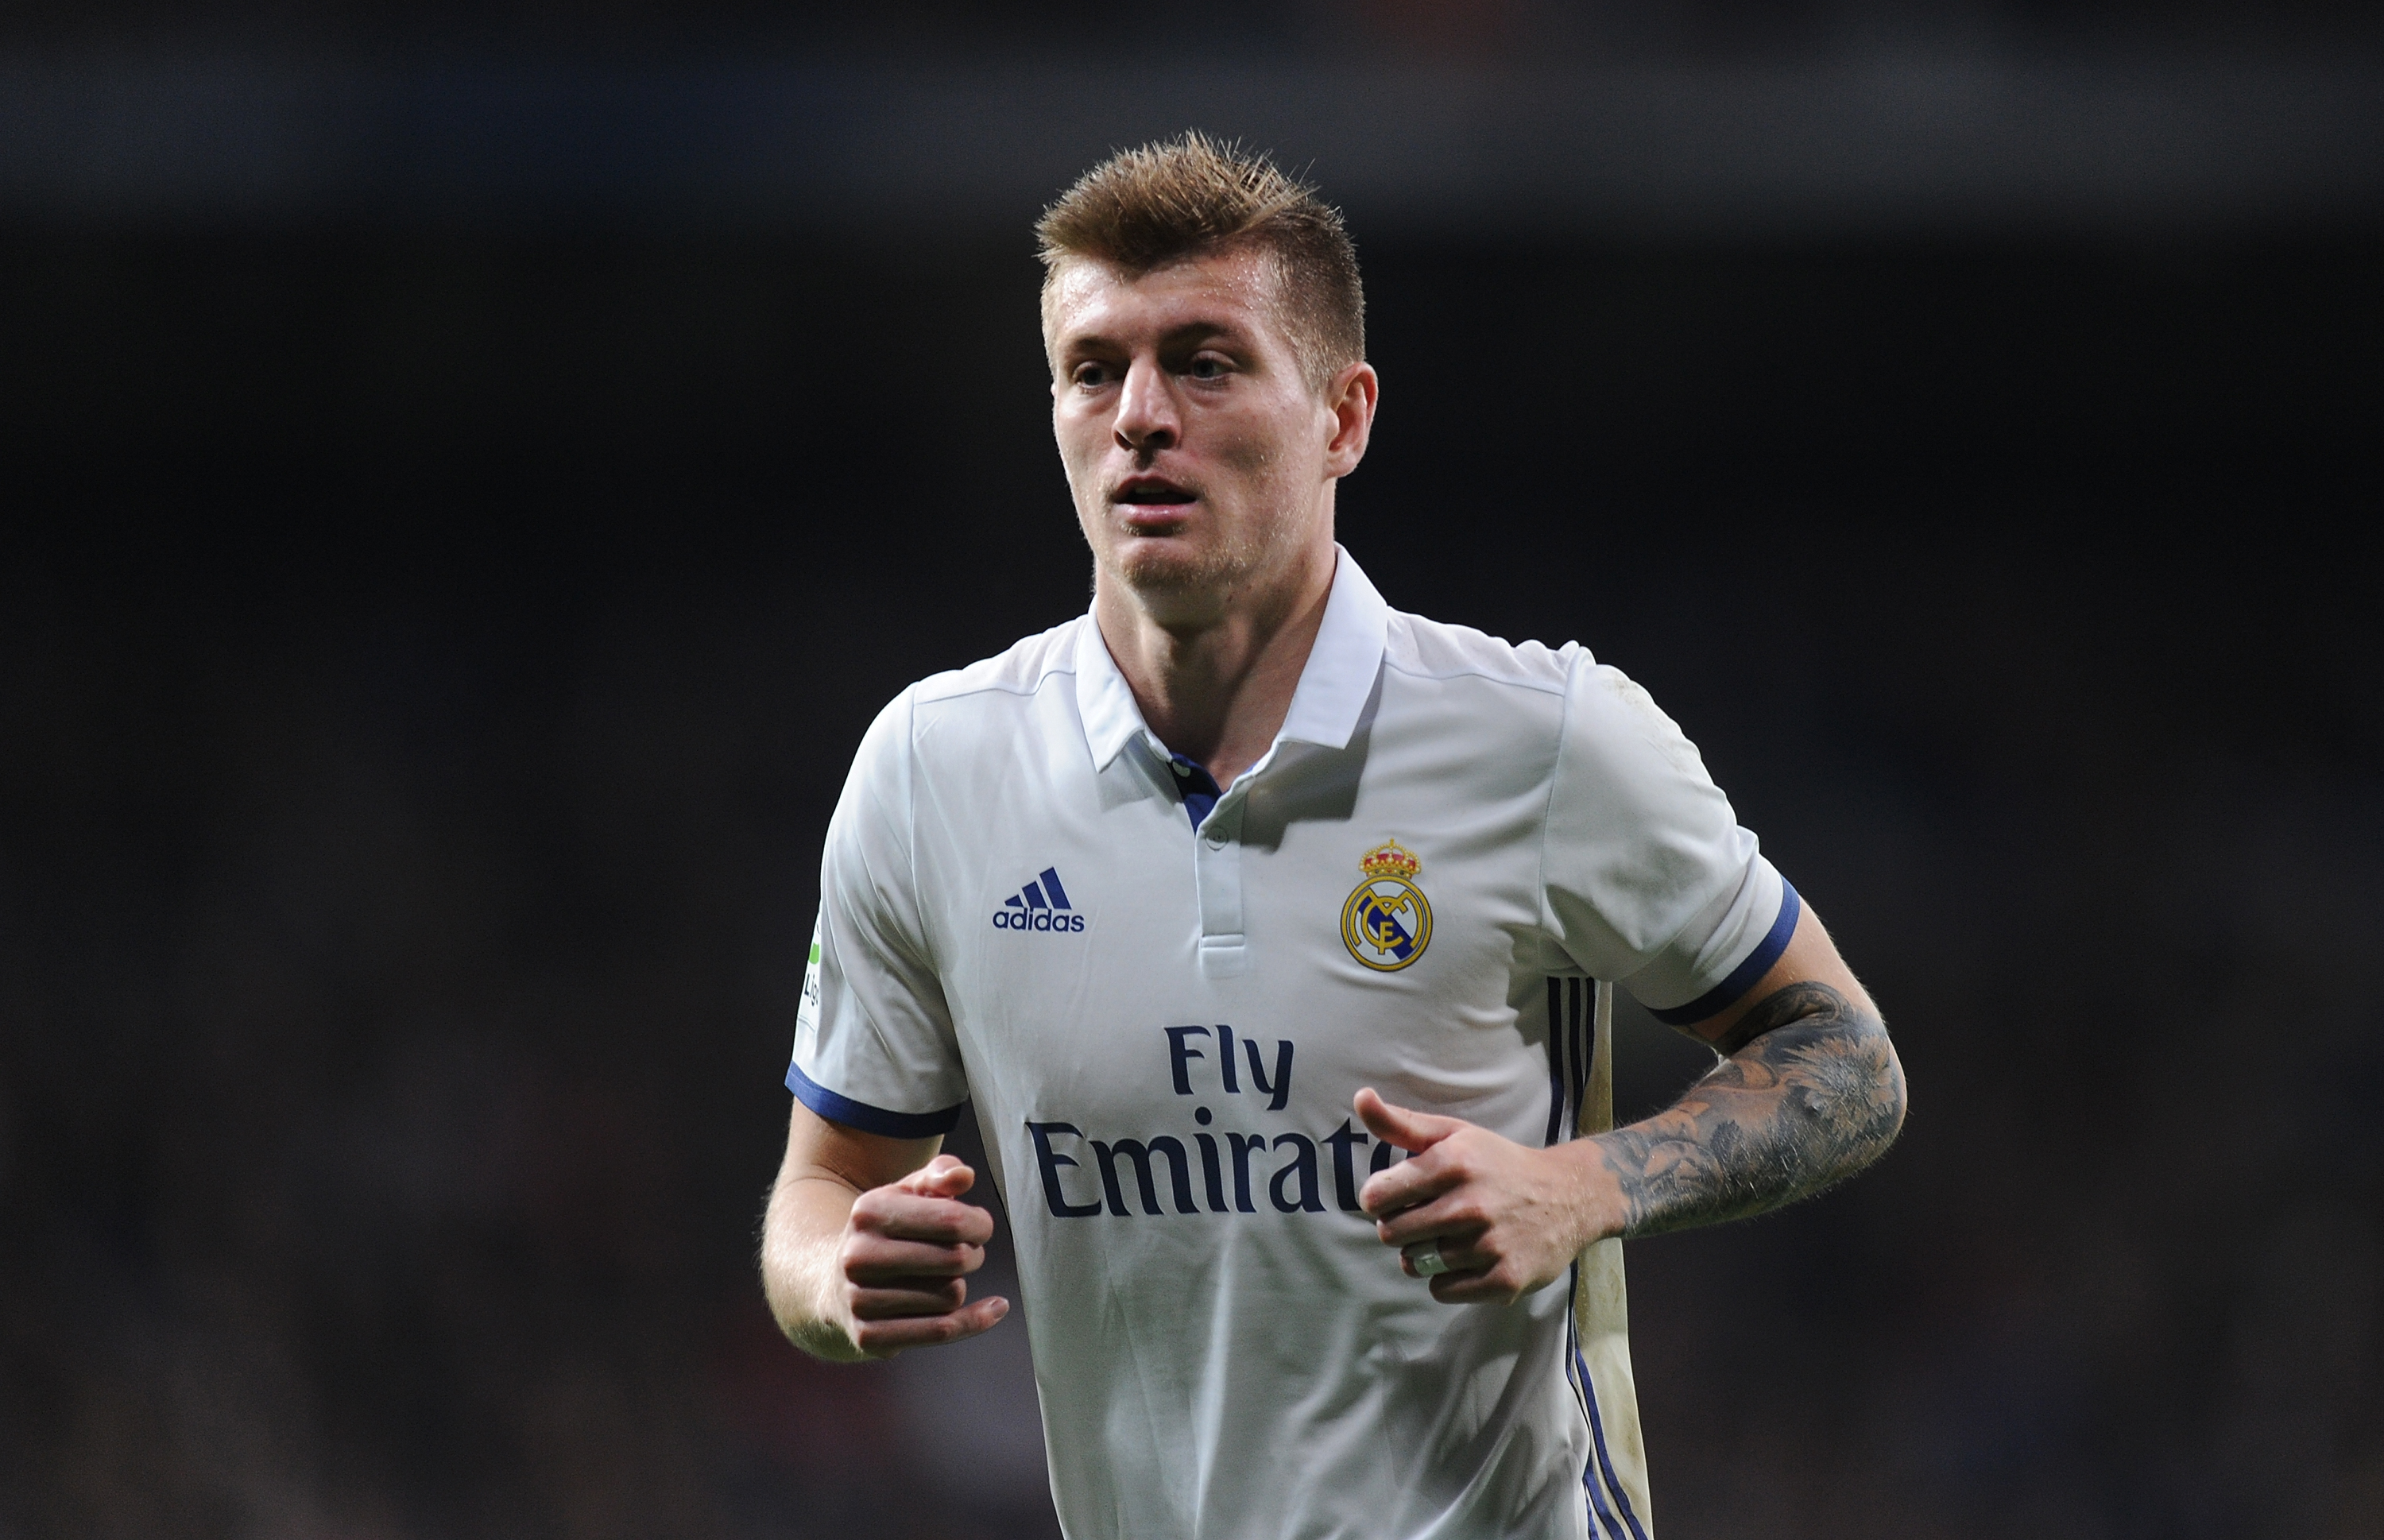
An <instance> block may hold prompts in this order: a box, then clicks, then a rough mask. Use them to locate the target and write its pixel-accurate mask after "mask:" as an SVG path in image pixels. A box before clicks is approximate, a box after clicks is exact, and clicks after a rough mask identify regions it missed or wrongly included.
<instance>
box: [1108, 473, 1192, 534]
mask: <svg viewBox="0 0 2384 1540" xmlns="http://www.w3.org/2000/svg"><path fill="white" fill-rule="evenodd" d="M1110 501H1111V503H1115V504H1117V505H1118V507H1119V508H1120V510H1121V511H1123V512H1124V515H1125V517H1126V521H1127V522H1128V523H1129V524H1136V525H1140V524H1146V523H1152V522H1157V521H1160V520H1162V519H1165V518H1168V517H1170V516H1172V515H1181V514H1183V513H1184V512H1185V511H1186V510H1187V509H1189V508H1190V507H1191V506H1192V504H1193V503H1197V502H1198V501H1199V498H1198V494H1196V493H1194V492H1193V491H1190V490H1189V489H1188V488H1186V487H1184V486H1182V485H1180V484H1178V483H1176V482H1173V481H1170V480H1169V479H1167V478H1165V477H1163V476H1129V477H1127V478H1125V479H1124V481H1121V482H1119V483H1118V486H1117V490H1116V491H1113V492H1111V494H1110Z"/></svg>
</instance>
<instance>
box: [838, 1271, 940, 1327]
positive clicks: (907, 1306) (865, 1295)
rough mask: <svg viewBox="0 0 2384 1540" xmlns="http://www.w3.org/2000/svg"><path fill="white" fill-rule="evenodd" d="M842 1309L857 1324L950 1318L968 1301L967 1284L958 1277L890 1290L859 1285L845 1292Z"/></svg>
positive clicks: (915, 1282) (909, 1283) (913, 1281)
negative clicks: (928, 1316) (850, 1315)
mask: <svg viewBox="0 0 2384 1540" xmlns="http://www.w3.org/2000/svg"><path fill="white" fill-rule="evenodd" d="M844 1302H845V1306H846V1308H848V1309H849V1310H851V1311H852V1315H853V1319H854V1320H856V1321H899V1320H906V1319H908V1318H910V1317H912V1316H918V1315H950V1313H951V1312H952V1311H954V1310H959V1309H960V1308H961V1307H962V1305H964V1304H966V1303H967V1302H968V1285H966V1284H964V1283H962V1282H961V1281H960V1280H959V1279H958V1278H951V1279H948V1280H946V1281H945V1282H943V1283H937V1282H935V1281H933V1280H932V1279H925V1278H917V1279H910V1280H906V1282H905V1283H904V1284H901V1285H896V1286H893V1287H889V1288H869V1287H864V1286H862V1285H851V1286H848V1287H847V1288H846V1290H845V1298H844Z"/></svg>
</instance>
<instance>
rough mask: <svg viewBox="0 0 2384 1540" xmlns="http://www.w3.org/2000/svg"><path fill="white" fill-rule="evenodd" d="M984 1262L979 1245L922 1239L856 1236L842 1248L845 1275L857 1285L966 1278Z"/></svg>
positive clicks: (983, 1250) (982, 1250) (983, 1253)
mask: <svg viewBox="0 0 2384 1540" xmlns="http://www.w3.org/2000/svg"><path fill="white" fill-rule="evenodd" d="M984 1265H985V1248H984V1247H982V1246H929V1245H927V1244H926V1243H925V1242H923V1241H915V1240H885V1239H882V1238H880V1237H877V1236H854V1237H853V1240H852V1244H851V1245H850V1246H848V1247H846V1248H845V1250H844V1275H845V1277H847V1278H848V1279H850V1280H851V1281H852V1282H854V1283H856V1284H898V1283H900V1282H901V1281H902V1280H903V1279H905V1278H965V1277H967V1276H968V1275H969V1274H970V1273H975V1271H976V1270H977V1269H978V1268H980V1267H983V1266H984Z"/></svg>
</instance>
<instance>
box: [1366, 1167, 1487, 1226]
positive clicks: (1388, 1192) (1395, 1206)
mask: <svg viewBox="0 0 2384 1540" xmlns="http://www.w3.org/2000/svg"><path fill="white" fill-rule="evenodd" d="M1464 1180H1465V1173H1464V1171H1463V1170H1461V1169H1459V1167H1458V1166H1456V1165H1454V1164H1451V1163H1449V1162H1447V1161H1440V1160H1437V1159H1434V1157H1433V1156H1431V1155H1429V1154H1427V1155H1425V1156H1423V1157H1422V1158H1421V1159H1418V1160H1413V1161H1399V1162H1398V1163H1397V1165H1393V1166H1388V1167H1385V1168H1384V1169H1383V1170H1381V1171H1378V1172H1376V1173H1375V1174H1373V1175H1372V1176H1369V1177H1367V1178H1366V1185H1365V1186H1362V1187H1360V1188H1359V1189H1358V1206H1359V1207H1360V1209H1363V1210H1364V1211H1366V1212H1367V1213H1369V1214H1371V1215H1372V1216H1373V1217H1374V1218H1376V1219H1384V1218H1386V1217H1388V1216H1390V1215H1392V1214H1395V1213H1397V1212H1398V1211H1401V1210H1402V1209H1412V1208H1414V1207H1416V1206H1417V1205H1418V1204H1420V1203H1429V1202H1431V1201H1432V1200H1433V1199H1434V1198H1438V1197H1440V1196H1441V1195H1442V1194H1443V1193H1446V1192H1448V1191H1451V1190H1452V1189H1454V1188H1456V1187H1457V1186H1459V1185H1461V1184H1462V1183H1463V1182H1464Z"/></svg>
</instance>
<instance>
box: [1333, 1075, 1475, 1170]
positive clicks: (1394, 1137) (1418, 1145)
mask: <svg viewBox="0 0 2384 1540" xmlns="http://www.w3.org/2000/svg"><path fill="white" fill-rule="evenodd" d="M1351 1105H1352V1106H1354V1107H1355V1108H1356V1109H1357V1112H1358V1121H1359V1122H1360V1123H1362V1124H1365V1125H1366V1131H1367V1132H1368V1133H1370V1134H1372V1135H1373V1136H1374V1137H1376V1138H1378V1139H1380V1140H1382V1141H1383V1142H1384V1144H1395V1145H1397V1146H1398V1147H1399V1148H1400V1149H1404V1150H1406V1151H1408V1153H1409V1154H1411V1155H1421V1154H1422V1153H1423V1152H1424V1151H1425V1150H1427V1149H1431V1148H1432V1147H1433V1146H1434V1145H1436V1144H1438V1143H1439V1142H1440V1141H1441V1140H1443V1139H1445V1138H1447V1137H1448V1136H1450V1135H1451V1134H1454V1133H1456V1132H1457V1131H1458V1130H1459V1129H1460V1128H1462V1127H1464V1126H1465V1120H1464V1119H1462V1118H1444V1117H1436V1116H1434V1114H1432V1113H1430V1112H1414V1111H1411V1110H1409V1108H1405V1107H1395V1106H1393V1105H1392V1104H1391V1103H1389V1102H1387V1101H1384V1099H1382V1098H1381V1097H1379V1096H1377V1095H1375V1094H1374V1088H1373V1087H1372V1086H1369V1087H1366V1088H1365V1089H1364V1090H1361V1091H1360V1092H1359V1093H1358V1095H1357V1098H1356V1099H1355V1100H1354V1101H1353V1102H1352V1103H1351Z"/></svg>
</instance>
